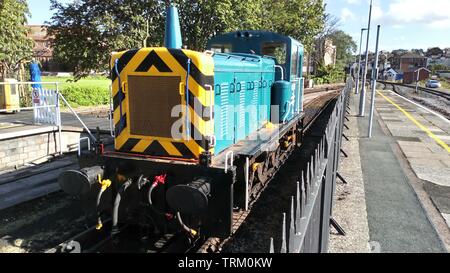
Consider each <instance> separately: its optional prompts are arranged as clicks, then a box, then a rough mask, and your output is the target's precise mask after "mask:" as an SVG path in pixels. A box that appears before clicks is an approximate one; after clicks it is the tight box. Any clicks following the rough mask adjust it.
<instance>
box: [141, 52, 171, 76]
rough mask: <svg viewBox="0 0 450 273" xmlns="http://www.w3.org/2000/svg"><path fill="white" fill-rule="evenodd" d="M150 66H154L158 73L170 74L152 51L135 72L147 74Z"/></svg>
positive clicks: (164, 64) (169, 70) (168, 69)
mask: <svg viewBox="0 0 450 273" xmlns="http://www.w3.org/2000/svg"><path fill="white" fill-rule="evenodd" d="M152 66H155V67H156V69H158V71H159V72H172V70H171V69H170V68H169V67H168V66H167V65H166V63H165V62H164V61H163V60H162V59H161V58H160V57H159V56H158V54H157V53H156V52H155V51H154V50H152V51H151V52H150V53H149V54H148V55H147V57H145V59H144V60H143V61H142V62H141V64H140V65H139V66H138V68H137V69H136V71H135V72H147V71H149V70H150V68H151V67H152Z"/></svg>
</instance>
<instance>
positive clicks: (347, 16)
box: [341, 8, 355, 22]
mask: <svg viewBox="0 0 450 273" xmlns="http://www.w3.org/2000/svg"><path fill="white" fill-rule="evenodd" d="M353 19H355V15H354V14H353V12H351V11H350V10H349V9H348V8H343V9H342V10H341V20H342V22H347V21H348V20H353Z"/></svg>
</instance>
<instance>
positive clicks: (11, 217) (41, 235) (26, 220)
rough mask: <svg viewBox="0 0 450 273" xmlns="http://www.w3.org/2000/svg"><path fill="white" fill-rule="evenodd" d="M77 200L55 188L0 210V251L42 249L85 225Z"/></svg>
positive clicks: (66, 237)
mask: <svg viewBox="0 0 450 273" xmlns="http://www.w3.org/2000/svg"><path fill="white" fill-rule="evenodd" d="M84 219H85V218H84V214H83V213H82V211H81V209H80V208H79V203H78V202H76V201H74V200H73V199H72V198H71V197H69V196H68V195H67V194H65V193H63V192H56V193H53V194H50V195H47V196H45V197H42V198H39V199H35V200H32V201H29V202H26V203H23V204H20V205H17V206H14V207H11V208H8V209H5V210H1V211H0V253H10V252H13V253H24V252H44V251H45V250H46V249H48V248H51V247H54V246H56V245H58V244H59V243H61V242H62V241H65V240H67V239H69V238H70V237H72V236H74V235H75V234H77V233H79V232H81V231H83V230H84V229H85V221H84Z"/></svg>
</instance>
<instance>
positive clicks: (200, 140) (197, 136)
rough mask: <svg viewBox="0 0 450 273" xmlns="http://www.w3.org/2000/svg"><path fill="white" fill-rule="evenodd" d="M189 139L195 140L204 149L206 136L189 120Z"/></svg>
mask: <svg viewBox="0 0 450 273" xmlns="http://www.w3.org/2000/svg"><path fill="white" fill-rule="evenodd" d="M190 133H191V139H193V140H195V142H197V144H198V145H199V146H200V147H202V148H203V149H205V150H206V138H205V136H204V135H202V134H201V133H200V132H199V131H198V130H197V128H196V127H195V126H194V124H193V123H192V122H191V131H190Z"/></svg>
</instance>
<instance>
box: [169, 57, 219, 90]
mask: <svg viewBox="0 0 450 273" xmlns="http://www.w3.org/2000/svg"><path fill="white" fill-rule="evenodd" d="M168 50H169V53H170V54H171V55H172V56H173V57H174V58H175V60H177V62H178V63H179V64H180V65H181V67H183V68H184V70H186V69H187V60H188V59H189V57H188V56H187V55H186V54H185V53H184V52H183V50H181V49H174V48H169V49H168ZM189 75H190V76H191V77H192V78H194V79H195V81H196V82H197V84H198V85H201V86H205V85H206V84H209V85H214V77H213V76H206V75H205V74H203V73H202V72H201V71H200V69H198V67H197V66H196V65H195V64H194V63H193V62H191V73H190V74H189Z"/></svg>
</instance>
